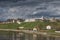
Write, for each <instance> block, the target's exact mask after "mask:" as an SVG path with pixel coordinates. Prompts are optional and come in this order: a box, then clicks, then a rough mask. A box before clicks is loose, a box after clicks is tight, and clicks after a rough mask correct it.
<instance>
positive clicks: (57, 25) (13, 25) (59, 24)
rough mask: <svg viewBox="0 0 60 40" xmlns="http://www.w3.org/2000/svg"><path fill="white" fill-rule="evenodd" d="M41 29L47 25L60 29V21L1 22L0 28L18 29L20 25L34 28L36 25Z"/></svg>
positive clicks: (25, 27)
mask: <svg viewBox="0 0 60 40" xmlns="http://www.w3.org/2000/svg"><path fill="white" fill-rule="evenodd" d="M37 25H38V26H39V28H40V29H45V28H46V26H47V25H51V26H52V27H53V28H56V29H60V22H40V21H36V22H23V23H21V24H17V23H10V24H0V29H16V28H18V27H24V29H32V28H34V27H36V26H37Z"/></svg>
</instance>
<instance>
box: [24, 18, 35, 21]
mask: <svg viewBox="0 0 60 40" xmlns="http://www.w3.org/2000/svg"><path fill="white" fill-rule="evenodd" d="M25 22H35V19H32V18H31V19H25Z"/></svg>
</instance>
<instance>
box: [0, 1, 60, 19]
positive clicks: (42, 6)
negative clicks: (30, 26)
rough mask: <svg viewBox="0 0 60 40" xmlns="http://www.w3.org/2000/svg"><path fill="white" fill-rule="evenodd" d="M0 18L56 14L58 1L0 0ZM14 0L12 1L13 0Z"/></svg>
mask: <svg viewBox="0 0 60 40" xmlns="http://www.w3.org/2000/svg"><path fill="white" fill-rule="evenodd" d="M0 1H1V2H0V18H3V19H8V18H26V17H28V16H32V15H33V16H42V15H43V16H48V15H49V16H56V15H57V16H58V15H60V1H52V0H48V1H47V0H45V1H44V0H43V1H42V0H17V1H16V2H15V0H6V1H4V0H0ZM13 1H14V2H13Z"/></svg>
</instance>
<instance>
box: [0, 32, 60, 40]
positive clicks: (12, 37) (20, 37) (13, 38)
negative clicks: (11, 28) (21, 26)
mask: <svg viewBox="0 0 60 40" xmlns="http://www.w3.org/2000/svg"><path fill="white" fill-rule="evenodd" d="M0 40H60V37H53V36H46V35H41V34H30V33H24V32H20V33H18V32H8V34H1V33H0Z"/></svg>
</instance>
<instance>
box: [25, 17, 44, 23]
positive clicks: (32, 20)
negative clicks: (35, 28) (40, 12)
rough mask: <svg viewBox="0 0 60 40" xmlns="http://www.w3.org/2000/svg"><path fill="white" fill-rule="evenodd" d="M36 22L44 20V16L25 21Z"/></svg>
mask: <svg viewBox="0 0 60 40" xmlns="http://www.w3.org/2000/svg"><path fill="white" fill-rule="evenodd" d="M36 20H44V16H42V17H40V18H30V19H25V22H35V21H36Z"/></svg>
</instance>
